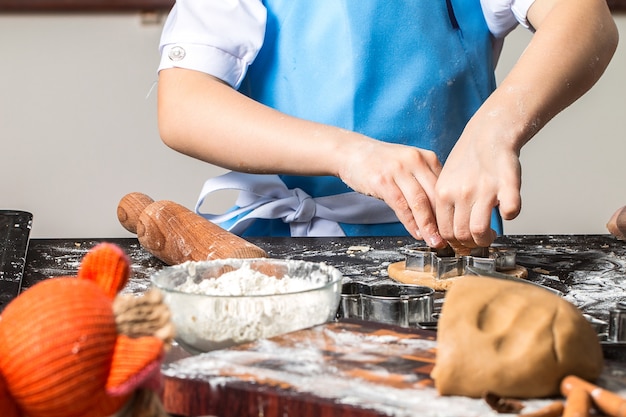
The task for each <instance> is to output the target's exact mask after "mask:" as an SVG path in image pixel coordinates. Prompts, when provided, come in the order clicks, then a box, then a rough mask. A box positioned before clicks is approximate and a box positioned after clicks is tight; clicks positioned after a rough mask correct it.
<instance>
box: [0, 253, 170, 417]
mask: <svg viewBox="0 0 626 417" xmlns="http://www.w3.org/2000/svg"><path fill="white" fill-rule="evenodd" d="M129 272H130V262H129V260H128V258H127V257H126V255H125V254H124V252H123V251H122V250H121V249H120V248H119V247H117V246H115V245H112V244H108V243H105V244H101V245H99V246H97V247H95V248H94V249H92V250H91V251H90V252H89V253H88V254H87V255H86V256H85V258H84V259H83V262H82V263H81V268H80V270H79V272H78V276H77V277H64V278H51V279H48V280H45V281H42V282H40V283H38V284H36V285H34V286H33V287H31V288H29V289H28V290H26V291H25V292H24V293H22V294H21V295H20V296H19V297H17V298H16V299H15V300H13V302H11V303H10V304H9V305H8V306H7V307H6V308H5V310H4V311H3V313H2V315H1V316H0V415H1V416H2V417H22V416H28V417H86V416H90V417H100V416H102V417H104V416H110V415H112V414H113V413H115V412H116V411H118V410H120V409H121V408H122V407H123V406H124V404H125V403H126V402H127V401H128V399H129V397H130V395H131V394H132V392H133V390H134V389H136V388H137V387H138V386H139V385H141V384H142V383H144V382H145V379H146V378H147V377H149V376H153V375H154V371H157V372H158V369H159V365H160V360H161V358H162V355H163V348H164V342H163V340H161V339H158V338H156V337H152V336H145V337H139V338H131V337H128V336H126V335H122V334H119V333H118V331H117V329H116V323H115V316H114V314H113V299H114V298H115V296H116V295H117V293H118V292H119V291H120V290H121V289H122V288H123V287H124V286H125V284H126V282H127V280H128V277H129ZM151 371H152V373H151Z"/></svg>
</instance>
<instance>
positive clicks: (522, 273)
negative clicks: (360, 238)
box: [387, 261, 528, 291]
mask: <svg viewBox="0 0 626 417" xmlns="http://www.w3.org/2000/svg"><path fill="white" fill-rule="evenodd" d="M387 273H388V274H389V278H391V279H394V280H396V281H398V282H401V283H403V284H414V285H423V286H425V287H430V288H432V289H434V290H435V291H447V290H449V289H450V287H452V285H454V283H455V282H456V281H458V280H459V278H461V277H460V276H459V277H450V278H445V279H437V278H435V276H434V275H433V274H432V273H431V272H422V271H414V270H410V269H406V262H405V261H400V262H395V263H392V264H390V265H389V266H388V267H387ZM503 273H505V274H508V275H511V276H514V277H517V278H527V277H528V270H527V269H526V268H524V267H523V266H519V265H518V266H517V267H515V269H512V270H510V271H503Z"/></svg>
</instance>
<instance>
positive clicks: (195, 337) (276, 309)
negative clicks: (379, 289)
mask: <svg viewBox="0 0 626 417" xmlns="http://www.w3.org/2000/svg"><path fill="white" fill-rule="evenodd" d="M190 275H192V276H193V275H194V273H193V272H192V271H190ZM309 278H310V279H300V278H293V277H290V276H284V277H282V278H280V279H278V278H275V277H272V276H268V275H265V274H263V273H260V272H258V271H254V270H252V269H250V268H249V266H247V265H245V264H244V266H243V267H242V268H240V269H237V270H235V271H232V272H228V273H225V274H223V275H221V276H220V277H219V278H211V279H204V280H202V281H200V282H199V283H194V282H193V277H189V278H188V279H187V281H186V282H185V283H183V284H181V285H180V286H179V287H177V288H175V289H176V290H178V291H181V292H185V293H187V294H180V293H178V294H177V293H170V294H168V295H166V300H167V301H168V303H169V304H170V306H171V307H172V312H173V321H174V324H175V326H176V332H177V335H178V340H179V342H180V343H181V345H183V346H185V347H186V348H187V349H190V350H195V351H209V350H215V349H222V348H225V347H228V346H232V345H234V344H239V343H243V342H248V341H252V340H256V339H260V338H268V337H273V336H277V335H280V334H283V333H287V332H291V331H295V330H300V329H304V328H307V327H310V326H314V325H317V324H321V323H324V322H326V321H328V320H329V319H332V318H334V316H335V314H336V310H337V306H338V302H339V299H338V297H339V294H338V292H339V291H338V288H337V286H340V285H341V282H337V283H336V284H335V285H331V286H326V287H325V288H324V289H319V290H316V291H307V290H313V289H315V288H320V287H323V286H324V285H326V283H327V282H328V278H327V274H326V273H324V272H323V270H322V271H312V272H311V273H310V274H309ZM333 287H334V288H333ZM189 294H197V296H194V295H189ZM207 295H208V297H207ZM211 296H214V297H211Z"/></svg>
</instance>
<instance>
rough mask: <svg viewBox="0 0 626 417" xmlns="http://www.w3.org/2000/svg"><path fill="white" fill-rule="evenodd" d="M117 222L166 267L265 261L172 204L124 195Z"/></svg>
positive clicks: (261, 255)
mask: <svg viewBox="0 0 626 417" xmlns="http://www.w3.org/2000/svg"><path fill="white" fill-rule="evenodd" d="M117 218H118V219H119V221H120V223H121V224H122V226H124V228H125V229H126V230H128V231H129V232H131V233H136V234H137V238H138V239H139V243H140V244H141V246H143V247H144V248H145V249H146V250H147V251H149V252H150V253H152V254H153V255H154V256H156V257H157V258H159V259H160V260H162V261H163V262H165V263H166V264H168V265H177V264H180V263H183V262H186V261H205V260H212V259H226V258H266V257H267V253H266V252H265V251H264V250H263V249H261V248H259V247H258V246H255V245H253V244H252V243H250V242H248V241H246V240H245V239H242V238H241V237H239V236H236V235H234V234H232V233H230V232H228V231H227V230H224V229H222V228H221V227H219V226H218V225H216V224H214V223H211V222H210V221H208V220H207V219H205V218H204V217H202V216H200V215H198V214H196V213H194V212H192V211H191V210H189V209H187V208H185V207H183V206H181V205H180V204H177V203H174V202H173V201H167V200H162V201H154V200H152V198H150V197H148V196H147V195H145V194H142V193H130V194H127V195H125V196H124V197H123V198H122V199H121V200H120V202H119V204H118V206H117Z"/></svg>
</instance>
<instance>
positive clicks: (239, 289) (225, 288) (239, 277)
mask: <svg viewBox="0 0 626 417" xmlns="http://www.w3.org/2000/svg"><path fill="white" fill-rule="evenodd" d="M320 278H322V280H304V279H296V278H292V277H290V276H288V275H285V276H283V277H282V278H281V279H278V278H276V277H273V276H269V275H265V274H264V273H262V272H259V271H256V270H254V269H252V268H251V267H250V264H244V265H242V267H241V268H239V269H236V270H234V271H230V272H226V273H225V274H222V275H220V276H219V277H218V278H213V279H205V280H202V281H200V282H199V283H196V282H194V280H193V277H192V276H190V277H189V279H188V280H187V282H185V283H183V284H182V285H181V286H179V287H178V288H177V289H178V290H179V291H182V292H186V293H191V294H205V295H218V296H227V295H231V296H240V295H246V296H251V295H274V294H285V293H293V292H298V291H306V290H310V289H313V288H317V287H320V286H321V285H323V284H324V283H325V282H326V280H325V279H323V278H324V277H320Z"/></svg>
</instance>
